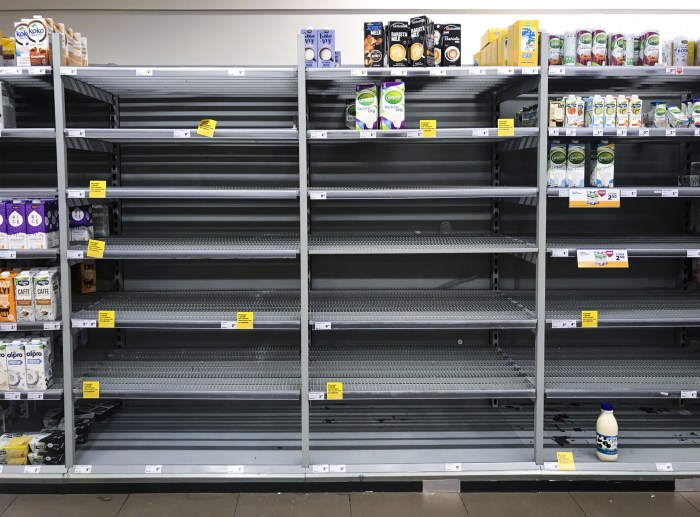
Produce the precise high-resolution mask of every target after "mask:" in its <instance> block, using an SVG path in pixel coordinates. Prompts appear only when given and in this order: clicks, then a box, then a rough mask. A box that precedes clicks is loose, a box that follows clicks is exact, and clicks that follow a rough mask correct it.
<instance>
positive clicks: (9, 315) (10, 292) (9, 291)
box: [0, 269, 19, 323]
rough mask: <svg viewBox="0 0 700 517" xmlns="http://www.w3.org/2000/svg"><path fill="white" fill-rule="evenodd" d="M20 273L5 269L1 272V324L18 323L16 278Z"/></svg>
mask: <svg viewBox="0 0 700 517" xmlns="http://www.w3.org/2000/svg"><path fill="white" fill-rule="evenodd" d="M18 273H19V271H17V270H9V269H4V270H2V271H0V322H5V323H7V322H9V323H14V322H16V321H17V307H16V305H15V276H17V274H18Z"/></svg>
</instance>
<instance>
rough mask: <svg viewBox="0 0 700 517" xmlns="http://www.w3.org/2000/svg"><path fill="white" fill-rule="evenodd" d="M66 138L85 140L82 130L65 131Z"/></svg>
mask: <svg viewBox="0 0 700 517" xmlns="http://www.w3.org/2000/svg"><path fill="white" fill-rule="evenodd" d="M66 131H67V133H68V138H85V130H84V129H67V130H66Z"/></svg>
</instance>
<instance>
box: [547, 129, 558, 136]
mask: <svg viewBox="0 0 700 517" xmlns="http://www.w3.org/2000/svg"><path fill="white" fill-rule="evenodd" d="M547 134H548V135H549V136H559V128H558V127H550V128H549V129H548V130H547Z"/></svg>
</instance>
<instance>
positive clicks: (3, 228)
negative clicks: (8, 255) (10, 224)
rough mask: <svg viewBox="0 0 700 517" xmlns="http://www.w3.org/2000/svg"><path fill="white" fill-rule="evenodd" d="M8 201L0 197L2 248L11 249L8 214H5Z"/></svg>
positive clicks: (0, 238)
mask: <svg viewBox="0 0 700 517" xmlns="http://www.w3.org/2000/svg"><path fill="white" fill-rule="evenodd" d="M5 203H6V201H4V200H2V199H0V250H6V249H9V248H10V246H9V244H8V242H7V216H6V215H5Z"/></svg>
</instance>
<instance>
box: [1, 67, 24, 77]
mask: <svg viewBox="0 0 700 517" xmlns="http://www.w3.org/2000/svg"><path fill="white" fill-rule="evenodd" d="M5 70H6V71H7V75H22V70H23V68H20V67H18V66H12V67H8V68H6V69H5Z"/></svg>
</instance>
